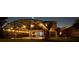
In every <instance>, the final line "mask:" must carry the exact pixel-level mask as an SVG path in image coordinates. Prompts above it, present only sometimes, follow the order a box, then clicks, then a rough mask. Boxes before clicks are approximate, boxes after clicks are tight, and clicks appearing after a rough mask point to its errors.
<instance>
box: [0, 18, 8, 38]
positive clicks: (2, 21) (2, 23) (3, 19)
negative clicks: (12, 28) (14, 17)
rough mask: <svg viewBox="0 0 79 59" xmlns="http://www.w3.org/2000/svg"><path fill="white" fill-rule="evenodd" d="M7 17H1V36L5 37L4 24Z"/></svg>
mask: <svg viewBox="0 0 79 59" xmlns="http://www.w3.org/2000/svg"><path fill="white" fill-rule="evenodd" d="M5 19H7V17H0V38H3V27H2V26H3V25H4V24H5V22H6V20H5Z"/></svg>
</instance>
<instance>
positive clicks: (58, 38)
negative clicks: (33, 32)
mask: <svg viewBox="0 0 79 59" xmlns="http://www.w3.org/2000/svg"><path fill="white" fill-rule="evenodd" d="M0 42H79V38H63V37H57V38H50V39H43V40H40V39H0Z"/></svg>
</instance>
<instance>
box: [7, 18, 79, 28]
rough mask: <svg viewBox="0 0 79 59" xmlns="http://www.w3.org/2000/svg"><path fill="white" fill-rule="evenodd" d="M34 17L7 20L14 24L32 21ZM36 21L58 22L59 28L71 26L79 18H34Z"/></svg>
mask: <svg viewBox="0 0 79 59" xmlns="http://www.w3.org/2000/svg"><path fill="white" fill-rule="evenodd" d="M30 18H32V17H9V18H8V19H7V21H8V22H12V21H15V20H19V19H30ZM34 19H36V20H43V21H57V26H58V27H63V26H71V25H72V24H73V23H74V22H75V21H76V19H79V18H78V17H34Z"/></svg>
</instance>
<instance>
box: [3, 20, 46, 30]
mask: <svg viewBox="0 0 79 59" xmlns="http://www.w3.org/2000/svg"><path fill="white" fill-rule="evenodd" d="M39 24H42V25H43V22H42V21H38V20H34V19H20V20H16V21H13V22H11V23H8V24H7V25H6V26H4V28H5V29H7V28H11V27H13V28H14V29H17V28H19V29H21V28H22V26H25V27H26V29H28V30H30V29H34V30H36V29H38V30H45V29H44V28H43V26H40V25H39ZM31 25H34V27H33V28H31V27H30V26H31Z"/></svg>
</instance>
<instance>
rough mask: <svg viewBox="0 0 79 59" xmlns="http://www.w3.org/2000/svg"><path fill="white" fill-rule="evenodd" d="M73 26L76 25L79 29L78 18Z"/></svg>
mask: <svg viewBox="0 0 79 59" xmlns="http://www.w3.org/2000/svg"><path fill="white" fill-rule="evenodd" d="M73 26H74V27H75V28H78V29H79V19H77V20H76V21H75V23H74V24H73Z"/></svg>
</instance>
